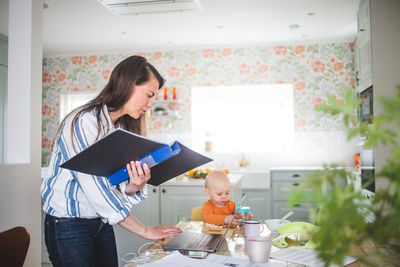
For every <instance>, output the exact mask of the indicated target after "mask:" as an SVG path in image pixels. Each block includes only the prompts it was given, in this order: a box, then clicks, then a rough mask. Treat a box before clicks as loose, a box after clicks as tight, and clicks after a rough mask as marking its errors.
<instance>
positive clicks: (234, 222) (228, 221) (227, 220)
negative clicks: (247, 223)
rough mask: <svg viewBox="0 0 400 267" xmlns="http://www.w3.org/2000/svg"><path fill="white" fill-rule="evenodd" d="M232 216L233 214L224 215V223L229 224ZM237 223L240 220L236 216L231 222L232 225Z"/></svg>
mask: <svg viewBox="0 0 400 267" xmlns="http://www.w3.org/2000/svg"><path fill="white" fill-rule="evenodd" d="M232 218H233V215H228V216H226V217H225V219H224V223H225V224H227V225H229V223H230V222H231V221H232ZM239 224H240V221H239V220H238V219H236V218H235V219H234V220H233V222H232V225H239Z"/></svg>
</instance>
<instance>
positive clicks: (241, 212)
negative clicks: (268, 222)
mask: <svg viewBox="0 0 400 267" xmlns="http://www.w3.org/2000/svg"><path fill="white" fill-rule="evenodd" d="M238 217H239V219H242V220H249V219H250V207H246V206H240V205H239V203H238Z"/></svg>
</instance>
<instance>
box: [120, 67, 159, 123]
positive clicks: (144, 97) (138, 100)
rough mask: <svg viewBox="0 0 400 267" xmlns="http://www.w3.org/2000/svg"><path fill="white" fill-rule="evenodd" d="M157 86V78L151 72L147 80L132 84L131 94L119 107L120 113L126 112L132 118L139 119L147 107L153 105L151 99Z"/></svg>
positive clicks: (155, 92)
mask: <svg viewBox="0 0 400 267" xmlns="http://www.w3.org/2000/svg"><path fill="white" fill-rule="evenodd" d="M158 86H159V84H158V80H157V79H156V78H155V77H154V75H153V74H151V76H150V80H149V81H148V82H145V83H143V84H141V85H135V86H133V90H132V94H131V96H130V97H129V99H128V101H127V102H126V103H125V104H124V105H123V106H122V108H121V109H122V110H121V111H122V112H121V113H122V115H125V114H128V115H129V116H131V117H132V118H134V119H139V117H140V116H141V115H143V114H144V113H145V112H146V110H147V109H149V108H151V107H152V106H153V99H154V96H155V95H156V94H157V91H158Z"/></svg>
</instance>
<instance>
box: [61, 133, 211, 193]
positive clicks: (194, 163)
mask: <svg viewBox="0 0 400 267" xmlns="http://www.w3.org/2000/svg"><path fill="white" fill-rule="evenodd" d="M132 160H133V161H137V160H139V161H140V162H141V164H142V165H143V164H144V163H146V164H147V165H148V166H149V168H150V170H151V171H150V174H151V178H150V180H149V182H148V183H149V184H151V185H154V186H158V185H160V184H161V183H163V182H165V181H168V180H170V179H172V178H174V177H176V176H179V175H181V174H183V173H185V172H187V171H189V170H191V169H193V168H196V167H198V166H201V165H203V164H206V163H208V162H210V161H212V159H210V158H208V157H206V156H204V155H201V154H199V153H197V152H195V151H193V150H191V149H190V148H188V147H186V146H184V145H183V144H181V143H179V142H178V141H175V142H174V143H173V144H172V145H171V146H170V145H167V144H164V143H161V142H158V141H155V140H151V139H149V138H146V137H143V136H140V135H136V134H133V133H131V132H128V131H125V130H122V129H116V130H114V131H112V132H111V133H109V134H108V135H106V136H104V137H103V138H102V139H100V140H98V141H97V142H95V143H94V144H92V145H91V146H89V147H87V148H86V149H85V150H83V151H81V152H80V153H78V154H76V155H75V156H74V157H72V158H70V159H69V160H67V161H66V162H64V163H63V164H62V165H61V167H62V168H66V169H69V170H72V171H78V172H83V173H87V174H92V175H96V176H106V177H108V179H109V180H110V183H111V184H112V185H117V184H119V183H121V182H123V181H125V180H128V179H129V175H128V172H127V170H126V164H127V163H128V162H130V161H132Z"/></svg>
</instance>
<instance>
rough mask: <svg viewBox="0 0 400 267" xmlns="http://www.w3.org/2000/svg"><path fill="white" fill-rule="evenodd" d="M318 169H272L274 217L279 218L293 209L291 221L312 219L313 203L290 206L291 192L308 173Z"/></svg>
mask: <svg viewBox="0 0 400 267" xmlns="http://www.w3.org/2000/svg"><path fill="white" fill-rule="evenodd" d="M317 171H318V170H271V188H272V196H271V197H272V207H273V208H272V217H273V218H274V219H279V218H281V217H282V216H284V215H285V214H286V213H288V212H289V211H293V215H292V216H291V217H290V219H289V220H291V221H306V222H308V221H310V218H309V215H310V214H309V208H310V206H311V205H312V203H302V204H300V205H297V206H295V207H292V208H289V207H288V199H289V192H290V190H292V189H293V188H296V187H297V186H299V185H300V183H301V182H302V181H304V179H305V178H306V177H307V175H310V174H313V173H315V172H317Z"/></svg>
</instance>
